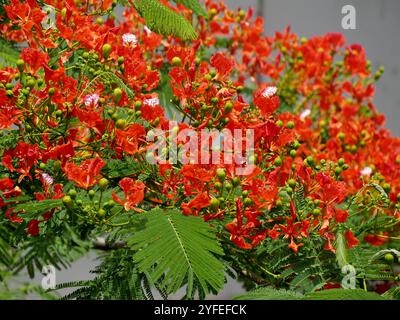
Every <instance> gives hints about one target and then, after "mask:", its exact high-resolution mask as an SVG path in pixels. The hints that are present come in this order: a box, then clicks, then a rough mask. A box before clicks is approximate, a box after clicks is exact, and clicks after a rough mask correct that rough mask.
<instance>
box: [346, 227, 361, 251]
mask: <svg viewBox="0 0 400 320" xmlns="http://www.w3.org/2000/svg"><path fill="white" fill-rule="evenodd" d="M344 236H345V237H346V240H347V246H348V247H349V248H353V247H355V246H358V244H359V243H360V241H359V240H358V239H357V238H356V237H355V235H354V234H353V232H351V231H350V230H347V231H346V232H345V234H344Z"/></svg>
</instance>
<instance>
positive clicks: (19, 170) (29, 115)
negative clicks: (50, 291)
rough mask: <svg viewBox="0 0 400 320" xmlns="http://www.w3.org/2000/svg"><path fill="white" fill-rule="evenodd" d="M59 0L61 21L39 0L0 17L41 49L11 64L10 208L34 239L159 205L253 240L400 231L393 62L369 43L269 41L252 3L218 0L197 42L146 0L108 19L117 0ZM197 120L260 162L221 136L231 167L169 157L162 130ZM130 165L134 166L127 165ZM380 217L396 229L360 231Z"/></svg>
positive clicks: (7, 109) (4, 76)
mask: <svg viewBox="0 0 400 320" xmlns="http://www.w3.org/2000/svg"><path fill="white" fill-rule="evenodd" d="M47 2H48V4H49V5H51V6H52V7H54V8H55V21H54V25H53V26H51V27H46V28H45V27H44V26H43V25H42V22H43V21H44V19H47V18H48V17H46V15H47V13H46V12H45V11H44V10H43V8H42V7H41V6H40V5H39V4H38V2H36V1H35V0H31V1H27V2H22V1H19V0H10V4H9V5H6V6H5V7H4V8H5V12H6V15H7V21H5V22H4V23H3V24H1V25H0V29H1V33H2V35H4V36H5V37H6V38H7V39H8V40H13V41H16V42H26V43H27V47H25V48H24V49H23V50H22V53H21V56H20V59H19V60H18V61H17V64H16V67H6V68H3V69H2V70H0V128H1V129H2V131H1V139H0V143H1V145H0V148H1V168H0V174H1V176H0V177H1V180H0V190H1V192H2V194H1V195H2V198H1V199H0V207H1V208H2V210H3V211H4V216H5V217H6V218H7V219H9V220H10V221H11V222H12V223H16V224H21V225H23V226H24V227H25V228H26V231H27V234H28V235H30V236H37V235H39V234H40V233H41V232H42V233H45V232H46V230H47V228H49V227H50V226H51V224H50V221H51V220H52V219H53V218H54V216H55V215H57V214H59V213H60V212H61V211H62V210H65V208H66V209H67V210H68V211H69V212H75V213H76V215H77V216H79V217H80V218H82V219H84V220H86V221H87V222H88V223H89V224H91V225H92V226H93V227H96V226H106V227H107V228H112V227H113V226H116V225H117V224H116V223H115V222H114V219H115V217H116V215H129V214H145V213H143V212H144V211H146V210H148V209H149V208H152V207H155V206H160V207H176V208H179V209H180V210H181V212H182V214H184V215H198V216H202V217H203V218H204V220H205V221H209V222H210V223H212V224H218V225H220V226H222V228H221V233H222V234H223V233H227V234H229V237H230V239H231V241H232V242H233V243H234V244H236V245H237V246H238V247H240V248H243V249H251V248H254V247H255V246H257V245H258V244H260V243H261V242H262V241H264V240H265V239H266V238H272V239H277V238H283V239H287V245H288V246H289V247H290V248H291V249H292V250H293V251H294V252H298V251H299V250H301V246H303V245H304V239H306V238H308V237H310V236H313V237H315V236H316V237H319V238H321V239H322V241H324V243H325V248H326V249H327V250H330V251H335V247H334V245H333V244H334V241H335V238H336V233H337V231H338V230H343V232H344V234H345V237H346V240H347V245H348V246H349V247H352V246H356V245H358V243H359V242H360V241H361V240H364V241H367V242H369V243H371V244H376V245H379V244H383V243H385V242H386V241H388V240H389V239H390V238H391V237H392V236H394V235H396V234H398V232H399V228H398V225H399V224H398V223H396V221H397V222H399V221H400V220H399V219H400V213H399V209H400V204H399V201H400V196H399V194H400V139H399V138H396V137H393V136H391V134H390V132H389V131H388V130H386V129H384V128H383V127H382V126H383V124H384V117H383V116H382V115H381V114H379V113H378V111H377V110H376V108H375V106H374V104H373V95H374V82H375V81H377V80H378V79H379V77H380V76H381V75H382V72H383V70H382V69H379V70H378V71H377V72H375V73H373V72H372V71H371V63H370V62H369V61H368V60H367V58H366V54H365V51H364V49H363V48H362V47H361V46H360V45H347V44H346V43H345V39H344V37H343V36H342V35H340V34H327V35H325V36H316V37H312V38H310V39H306V38H299V37H298V36H297V35H296V34H294V33H292V32H291V31H290V29H289V28H288V29H286V30H285V31H284V32H282V33H276V34H275V35H273V36H265V35H264V30H263V20H262V19H261V18H255V19H252V11H251V10H250V11H248V12H244V11H243V10H238V11H231V10H229V9H227V8H226V7H225V6H224V4H223V3H222V2H220V3H216V2H212V1H206V6H207V10H208V13H209V16H208V17H207V18H203V17H199V18H198V39H197V40H194V41H192V42H183V41H180V40H179V39H175V38H173V37H169V38H167V39H164V38H163V37H162V36H160V35H158V34H156V33H154V32H152V31H150V29H149V28H148V27H147V26H146V24H145V22H144V20H143V19H142V18H141V17H140V16H139V15H138V14H137V12H136V11H135V10H134V9H133V8H128V9H126V10H125V11H124V13H123V17H122V19H120V20H118V19H116V18H113V16H111V15H109V16H108V18H107V19H104V18H102V13H105V12H106V11H107V10H108V9H109V7H110V6H111V5H112V4H111V3H110V2H111V1H95V0H91V1H62V0H51V1H47ZM87 2H88V3H90V12H88V7H87V5H86V3H87ZM183 12H184V14H186V15H188V16H190V12H189V11H187V10H183ZM172 120H174V121H176V122H177V125H176V126H174V127H173V128H172V130H171V128H170V125H169V124H170V121H172ZM185 129H191V130H193V131H194V132H200V131H201V130H204V129H209V130H212V129H217V130H220V131H221V130H229V131H231V132H234V131H235V130H239V129H241V130H243V131H245V130H251V131H252V132H253V134H254V145H253V148H252V153H253V155H252V158H251V159H250V160H251V163H252V166H253V167H252V170H251V172H250V173H249V174H245V175H239V174H237V170H236V169H237V168H238V167H241V168H243V167H245V166H246V165H247V164H248V161H247V162H246V161H245V160H243V161H242V162H240V161H239V162H234V163H232V162H231V163H226V162H224V161H223V159H224V158H225V156H226V155H227V153H229V152H230V151H231V150H226V148H225V149H224V148H215V146H214V145H213V144H212V143H210V142H209V139H208V138H207V139H200V141H199V142H198V146H199V148H203V149H204V148H205V149H207V150H209V151H210V155H209V156H210V157H212V156H213V157H217V158H218V159H220V160H221V161H220V162H219V164H199V163H196V162H195V161H192V162H190V161H189V162H188V163H185V164H177V165H176V164H173V163H169V162H168V161H166V162H163V163H160V162H158V161H157V155H156V153H157V154H160V153H161V152H162V151H163V150H157V148H154V146H155V142H154V139H153V141H149V140H150V139H148V138H149V136H151V135H152V134H154V132H155V130H162V131H163V132H167V139H168V138H169V137H170V136H172V135H173V134H175V135H178V142H177V143H178V148H183V147H184V144H185V143H186V142H187V140H190V137H183V138H179V132H181V131H183V130H185ZM245 142H246V141H245ZM245 142H244V144H245ZM168 147H169V145H168V144H167V147H166V149H168ZM149 150H153V151H152V152H151V156H152V157H153V158H155V160H156V161H155V164H150V163H149V161H148V159H147V158H148V156H149V152H148V151H149ZM164 151H165V150H164ZM167 151H168V150H167ZM247 160H249V159H247ZM118 162H119V167H121V166H122V167H124V166H126V167H129V168H135V169H134V170H130V169H129V168H128V169H127V170H126V171H124V170H123V169H121V170H119V171H118V174H116V175H113V172H112V168H113V165H115V163H118ZM107 191H108V192H107ZM99 193H100V194H101V196H100V200H99V201H97V202H93V203H92V204H88V202H85V201H82V199H83V198H85V197H89V198H94V197H95V195H96V194H99ZM32 198H33V199H35V200H36V201H37V203H40V202H42V201H47V200H50V199H54V200H55V199H62V202H63V205H60V206H58V207H56V208H51V209H50V210H49V211H46V212H39V213H38V214H37V215H36V216H32V214H30V213H29V212H25V211H24V210H23V209H21V202H24V201H26V200H24V199H32ZM89 203H90V202H89ZM116 207H118V208H121V209H122V210H121V211H116V210H115V208H116ZM18 209H19V210H18ZM116 212H117V213H116ZM354 216H356V218H357V220H352V218H354ZM372 216H387V217H389V219H388V220H387V225H383V226H382V225H380V226H379V228H377V229H376V230H370V229H369V230H366V232H364V233H362V234H360V233H359V234H358V235H357V237H356V235H355V231H356V229H357V227H358V225H359V224H360V223H363V222H364V221H368V220H369V219H370V218H371V217H372ZM354 221H357V222H354Z"/></svg>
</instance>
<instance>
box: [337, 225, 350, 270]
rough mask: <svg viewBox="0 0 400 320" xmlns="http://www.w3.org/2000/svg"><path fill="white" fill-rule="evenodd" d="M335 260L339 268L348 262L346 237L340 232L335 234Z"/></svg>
mask: <svg viewBox="0 0 400 320" xmlns="http://www.w3.org/2000/svg"><path fill="white" fill-rule="evenodd" d="M335 249H336V260H337V262H338V264H339V267H340V268H343V267H344V266H346V265H348V264H349V261H348V260H349V258H348V250H347V243H346V238H345V237H344V235H343V233H342V232H338V233H337V234H336V248H335Z"/></svg>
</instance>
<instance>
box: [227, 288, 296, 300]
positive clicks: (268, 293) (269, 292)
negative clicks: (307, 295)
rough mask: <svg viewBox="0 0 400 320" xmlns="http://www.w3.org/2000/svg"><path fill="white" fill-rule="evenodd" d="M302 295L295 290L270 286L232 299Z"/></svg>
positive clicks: (285, 297) (266, 298)
mask: <svg viewBox="0 0 400 320" xmlns="http://www.w3.org/2000/svg"><path fill="white" fill-rule="evenodd" d="M302 297H303V296H302V295H301V294H300V293H297V292H295V291H289V290H284V289H274V288H271V287H262V288H257V289H256V290H253V291H250V292H248V293H245V294H242V295H239V296H236V297H234V298H233V299H234V300H300V299H301V298H302Z"/></svg>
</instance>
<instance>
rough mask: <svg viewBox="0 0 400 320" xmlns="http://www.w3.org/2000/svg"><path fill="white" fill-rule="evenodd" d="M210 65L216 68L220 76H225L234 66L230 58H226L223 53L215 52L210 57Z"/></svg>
mask: <svg viewBox="0 0 400 320" xmlns="http://www.w3.org/2000/svg"><path fill="white" fill-rule="evenodd" d="M210 62H211V65H212V66H213V67H214V68H216V69H217V71H218V74H219V76H220V77H221V78H224V77H226V76H227V75H228V74H229V73H230V72H231V71H232V69H233V67H234V66H235V63H234V62H233V61H232V59H228V58H227V57H226V55H225V54H222V53H220V52H217V53H216V54H214V55H213V56H212V57H211V59H210Z"/></svg>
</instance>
